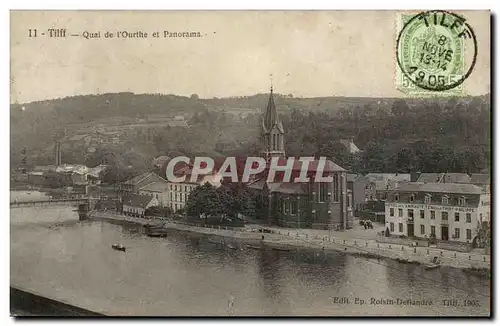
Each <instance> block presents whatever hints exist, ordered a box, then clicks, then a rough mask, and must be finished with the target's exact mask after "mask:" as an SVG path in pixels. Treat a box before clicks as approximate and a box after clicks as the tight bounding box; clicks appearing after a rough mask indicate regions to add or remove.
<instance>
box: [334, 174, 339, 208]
mask: <svg viewBox="0 0 500 326" xmlns="http://www.w3.org/2000/svg"><path fill="white" fill-rule="evenodd" d="M333 201H334V202H339V175H338V173H335V174H334V175H333Z"/></svg>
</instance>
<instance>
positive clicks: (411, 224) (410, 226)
mask: <svg viewBox="0 0 500 326" xmlns="http://www.w3.org/2000/svg"><path fill="white" fill-rule="evenodd" d="M407 226H408V236H409V237H413V236H414V235H415V234H414V232H415V231H414V230H413V229H414V225H413V223H408V224H407Z"/></svg>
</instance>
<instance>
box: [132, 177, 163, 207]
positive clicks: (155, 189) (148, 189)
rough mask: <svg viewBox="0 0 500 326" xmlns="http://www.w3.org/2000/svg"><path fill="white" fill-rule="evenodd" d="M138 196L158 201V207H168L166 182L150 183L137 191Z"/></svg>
mask: <svg viewBox="0 0 500 326" xmlns="http://www.w3.org/2000/svg"><path fill="white" fill-rule="evenodd" d="M139 194H141V195H147V196H151V197H153V198H155V199H156V200H158V205H159V206H162V207H167V206H169V197H168V196H169V186H168V183H166V182H163V181H161V182H152V183H150V184H147V185H146V186H144V187H142V188H140V189H139Z"/></svg>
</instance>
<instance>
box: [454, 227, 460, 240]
mask: <svg viewBox="0 0 500 326" xmlns="http://www.w3.org/2000/svg"><path fill="white" fill-rule="evenodd" d="M454 238H455V239H460V229H459V228H455V236H454Z"/></svg>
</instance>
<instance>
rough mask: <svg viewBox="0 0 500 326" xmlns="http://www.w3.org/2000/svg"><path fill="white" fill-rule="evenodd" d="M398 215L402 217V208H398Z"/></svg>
mask: <svg viewBox="0 0 500 326" xmlns="http://www.w3.org/2000/svg"><path fill="white" fill-rule="evenodd" d="M398 216H399V217H403V209H402V208H398Z"/></svg>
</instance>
